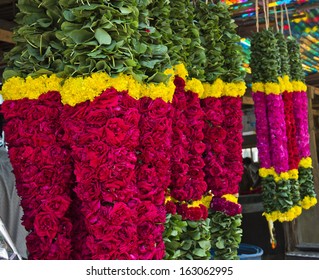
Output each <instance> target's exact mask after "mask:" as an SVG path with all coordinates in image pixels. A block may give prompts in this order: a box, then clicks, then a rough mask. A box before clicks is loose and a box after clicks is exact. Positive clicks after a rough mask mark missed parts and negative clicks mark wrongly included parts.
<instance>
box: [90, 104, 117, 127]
mask: <svg viewBox="0 0 319 280" xmlns="http://www.w3.org/2000/svg"><path fill="white" fill-rule="evenodd" d="M111 116H112V114H111V113H110V112H108V111H107V110H105V109H96V108H94V107H91V110H89V111H88V113H87V115H86V116H85V120H86V121H87V123H89V124H90V126H93V127H95V128H99V127H102V126H104V125H105V123H106V122H107V120H108V118H110V117H111Z"/></svg>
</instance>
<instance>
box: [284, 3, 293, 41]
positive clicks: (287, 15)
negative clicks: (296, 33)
mask: <svg viewBox="0 0 319 280" xmlns="http://www.w3.org/2000/svg"><path fill="white" fill-rule="evenodd" d="M285 10H286V17H287V22H288V28H289V35H290V37H292V34H291V27H290V20H289V13H288V9H287V5H286V3H285Z"/></svg>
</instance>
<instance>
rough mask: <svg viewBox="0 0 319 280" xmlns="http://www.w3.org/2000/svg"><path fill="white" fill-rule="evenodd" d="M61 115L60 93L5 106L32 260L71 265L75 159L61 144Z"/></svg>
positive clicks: (11, 150)
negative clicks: (71, 210) (71, 205)
mask: <svg viewBox="0 0 319 280" xmlns="http://www.w3.org/2000/svg"><path fill="white" fill-rule="evenodd" d="M61 110H62V104H61V100H60V95H59V94H58V93H57V92H48V93H47V94H43V95H41V96H40V98H39V99H38V100H29V99H22V100H18V101H5V102H4V103H3V105H2V112H3V113H4V116H5V119H6V120H7V121H8V123H7V125H6V126H5V128H4V129H5V133H6V141H7V142H8V144H9V157H10V160H11V163H12V166H13V169H14V174H15V177H16V187H17V191H18V194H19V196H21V198H22V200H21V204H22V207H23V210H24V216H23V225H24V226H25V228H26V230H27V231H29V235H28V236H27V249H28V253H29V255H28V258H29V259H69V258H70V255H71V231H72V223H71V220H70V217H69V216H68V210H69V206H70V204H71V198H70V195H71V193H70V185H72V180H73V175H72V159H71V157H70V152H69V151H68V150H67V149H65V148H64V145H63V144H62V143H61V136H62V134H61V133H62V131H61V128H60V123H59V116H60V113H61Z"/></svg>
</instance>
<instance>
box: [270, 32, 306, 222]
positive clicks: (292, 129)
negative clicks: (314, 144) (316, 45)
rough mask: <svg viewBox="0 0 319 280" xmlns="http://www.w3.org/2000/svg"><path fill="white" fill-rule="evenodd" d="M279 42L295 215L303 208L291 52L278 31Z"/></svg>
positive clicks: (280, 70) (280, 78)
mask: <svg viewBox="0 0 319 280" xmlns="http://www.w3.org/2000/svg"><path fill="white" fill-rule="evenodd" d="M275 36H276V39H277V44H278V47H279V54H280V69H279V73H280V77H279V78H278V80H279V84H280V88H281V93H282V99H283V102H284V114H285V124H286V134H287V149H288V164H289V171H288V174H289V181H290V189H291V201H292V209H294V212H295V213H294V217H297V216H299V215H300V214H301V212H302V209H301V207H300V192H299V188H300V186H299V181H298V162H299V155H298V147H297V139H296V123H295V118H294V114H293V100H292V94H290V92H291V88H292V85H291V82H290V78H289V75H290V65H289V54H288V48H287V41H286V39H285V37H284V35H283V34H282V33H279V32H277V33H276V34H275Z"/></svg>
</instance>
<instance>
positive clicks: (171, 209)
mask: <svg viewBox="0 0 319 280" xmlns="http://www.w3.org/2000/svg"><path fill="white" fill-rule="evenodd" d="M165 209H166V212H167V213H169V214H172V215H175V214H176V210H177V208H176V205H175V203H174V202H173V201H168V202H166V204H165Z"/></svg>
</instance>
